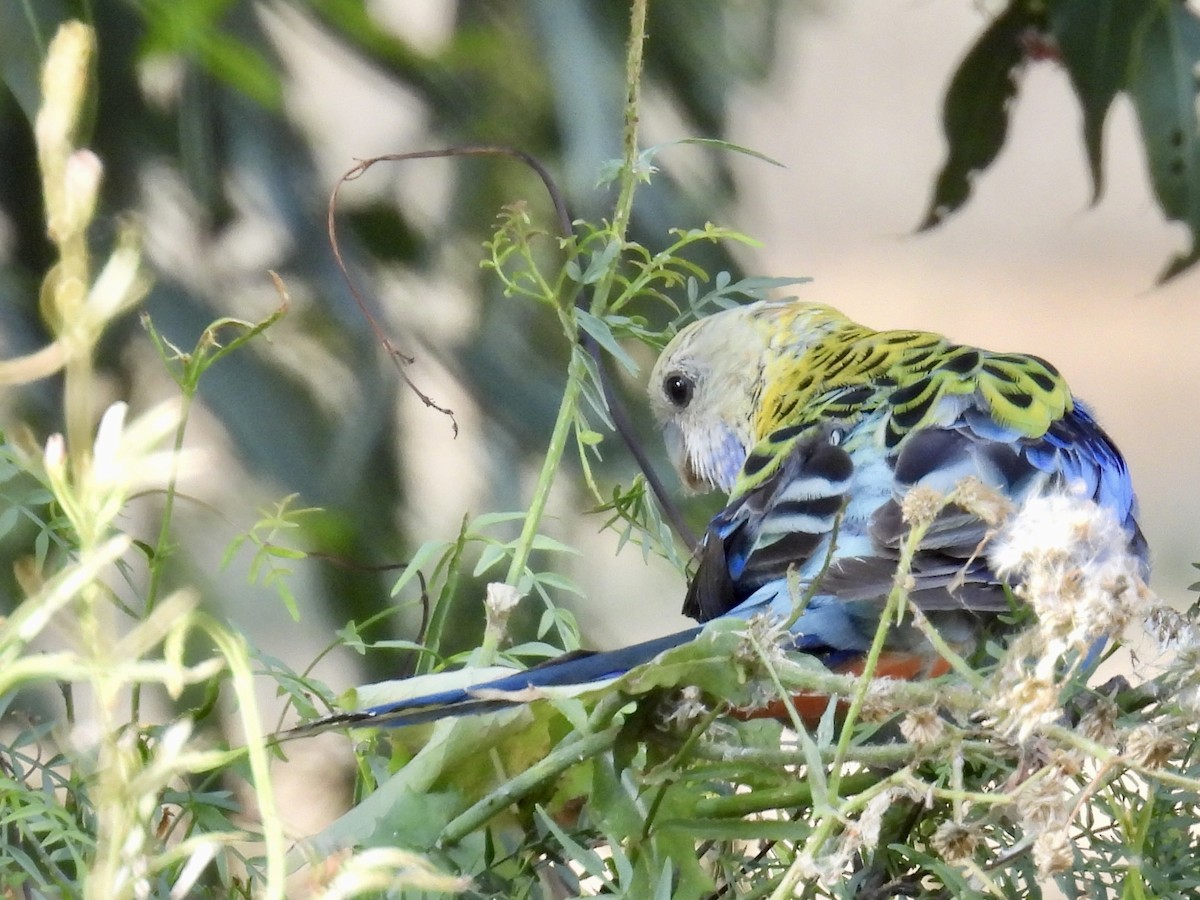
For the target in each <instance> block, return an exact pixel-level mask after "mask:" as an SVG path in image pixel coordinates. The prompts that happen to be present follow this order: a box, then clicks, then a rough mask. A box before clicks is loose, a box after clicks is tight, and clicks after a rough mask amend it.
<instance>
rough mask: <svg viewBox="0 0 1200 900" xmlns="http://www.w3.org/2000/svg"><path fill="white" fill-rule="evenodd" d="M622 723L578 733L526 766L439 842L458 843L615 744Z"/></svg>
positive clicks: (449, 828) (449, 827) (445, 830)
mask: <svg viewBox="0 0 1200 900" xmlns="http://www.w3.org/2000/svg"><path fill="white" fill-rule="evenodd" d="M620 730H621V726H620V725H613V726H612V727H610V728H607V729H605V730H604V731H598V732H596V733H595V734H588V735H578V734H576V736H575V740H572V739H571V738H569V737H568V738H567V739H566V740H564V741H563V742H562V743H561V744H560V745H559V746H558V749H556V750H555V751H554V752H552V753H551V754H550V755H548V756H546V757H545V758H544V759H542V760H541V761H540V762H538V763H537V764H536V765H534V766H533V767H531V768H529V769H526V770H525V771H524V772H522V773H521V774H520V775H518V776H516V777H515V778H513V779H512V780H510V781H507V782H505V783H504V784H503V785H502V786H501V787H500V789H499V790H497V791H494V792H492V793H491V794H488V796H486V797H484V798H483V799H482V800H480V801H479V802H478V803H476V804H475V805H473V806H471V807H470V808H468V809H467V810H465V811H464V812H463V813H462V814H460V815H459V816H458V817H457V818H455V819H453V820H451V821H450V822H449V823H448V824H447V825H446V827H445V828H443V829H442V835H441V838H440V839H439V841H438V843H439V844H441V845H442V846H447V845H450V844H456V843H458V842H459V841H461V840H462V839H463V838H464V837H466V836H467V835H468V834H470V833H471V832H472V831H475V830H476V829H477V828H479V827H480V826H481V825H483V824H484V823H486V822H487V821H488V820H489V819H491V818H492V817H493V816H494V815H496V814H497V813H498V812H500V810H502V809H504V808H505V807H506V806H509V805H510V804H512V803H515V802H516V801H518V800H520V799H521V798H522V797H524V796H525V795H526V794H528V793H529V792H530V791H532V790H534V789H535V788H536V787H537V786H538V785H540V784H542V783H543V782H546V781H549V780H550V779H551V778H554V777H556V776H558V775H560V774H562V773H563V772H565V771H566V770H567V769H569V768H570V767H571V766H573V765H576V764H577V763H580V762H582V761H583V760H585V759H587V758H588V757H590V756H595V755H596V754H597V753H599V752H601V751H602V750H606V749H607V748H609V747H611V746H612V744H613V741H615V740H616V739H617V734H618V733H619V732H620Z"/></svg>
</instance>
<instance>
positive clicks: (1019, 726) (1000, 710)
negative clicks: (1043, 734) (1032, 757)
mask: <svg viewBox="0 0 1200 900" xmlns="http://www.w3.org/2000/svg"><path fill="white" fill-rule="evenodd" d="M989 706H990V710H991V716H990V719H989V720H990V722H991V723H992V725H993V726H994V727H995V728H996V730H997V731H999V732H1000V733H1001V735H1003V736H1004V737H1006V738H1011V739H1013V740H1015V741H1016V742H1017V743H1019V744H1023V743H1025V741H1027V740H1028V739H1029V738H1030V736H1032V735H1033V733H1034V732H1036V731H1037V730H1038V729H1039V728H1041V727H1042V726H1043V725H1046V724H1049V723H1050V722H1053V721H1054V720H1056V719H1057V718H1058V717H1059V716H1060V715H1061V714H1062V710H1061V708H1060V707H1059V704H1058V685H1057V684H1055V683H1054V681H1053V680H1052V679H1050V678H1048V677H1043V676H1042V675H1040V674H1038V673H1030V674H1026V675H1024V676H1023V677H1021V678H1019V679H1018V680H1016V681H1015V682H1012V683H1011V684H1010V685H1009V686H1008V687H1007V689H1005V690H1002V692H1001V693H999V694H997V695H996V697H995V698H994V699H993V700H992V702H991V703H990V704H989Z"/></svg>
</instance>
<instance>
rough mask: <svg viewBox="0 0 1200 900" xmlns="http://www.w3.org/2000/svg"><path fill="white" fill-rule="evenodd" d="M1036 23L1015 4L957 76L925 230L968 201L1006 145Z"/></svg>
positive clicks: (982, 38) (969, 55) (947, 109)
mask: <svg viewBox="0 0 1200 900" xmlns="http://www.w3.org/2000/svg"><path fill="white" fill-rule="evenodd" d="M1034 24H1035V22H1034V19H1033V18H1032V15H1031V13H1030V12H1029V11H1028V9H1027V8H1026V6H1025V5H1024V4H1021V3H1014V4H1013V5H1012V6H1010V7H1009V8H1008V9H1006V10H1005V11H1004V12H1002V13H1001V14H1000V15H999V16H998V17H996V19H994V20H993V21H992V24H991V25H989V26H988V27H987V30H985V31H984V33H983V34H982V36H980V38H979V40H978V41H977V42H976V43H975V46H974V47H972V48H971V50H970V51H969V52H968V53H967V55H966V57H965V58H964V59H963V61H962V63H961V64H960V65H959V67H958V71H957V72H955V73H954V77H953V78H952V79H951V81H950V87H949V88H948V89H947V90H946V99H945V100H944V101H943V105H942V130H943V132H944V133H945V135H946V143H947V144H948V145H949V152H948V154H947V156H946V162H945V163H943V164H942V170H941V171H940V172H939V173H938V177H937V184H936V186H935V187H934V190H933V199H932V200H931V201H930V204H929V210H928V212H926V214H925V220H924V221H923V222H922V223H921V226H920V229H919V230H921V231H924V230H925V229H927V228H932V227H934V226H935V225H938V224H940V223H941V222H942V220H944V219H945V218H946V217H947V216H949V215H950V214H951V213H953V212H954V211H955V210H957V209H958V208H959V207H960V206H962V205H963V204H964V203H966V201H967V197H968V196H970V193H971V179H972V177H973V176H974V175H975V173H976V172H978V171H980V170H981V169H985V168H987V167H988V166H990V165H991V164H992V161H993V160H995V158H996V156H997V154H999V153H1000V148H1001V147H1003V146H1004V140H1005V138H1006V137H1007V135H1008V117H1009V107H1010V106H1011V104H1012V100H1013V98H1014V97H1015V96H1016V95H1017V87H1018V85H1017V76H1018V74H1019V73H1018V71H1017V70H1018V69H1019V68H1020V66H1021V63H1022V61H1023V60H1024V58H1025V54H1024V50H1023V48H1022V44H1021V35H1022V32H1024V31H1025V29H1027V28H1031V27H1033V26H1034Z"/></svg>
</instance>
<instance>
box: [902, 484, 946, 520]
mask: <svg viewBox="0 0 1200 900" xmlns="http://www.w3.org/2000/svg"><path fill="white" fill-rule="evenodd" d="M945 505H946V497H945V495H944V494H942V493H941V492H940V491H935V490H934V489H933V488H931V487H923V486H921V485H918V486H917V487H914V488H912V489H911V490H910V491H909V492H908V493H907V494H905V495H904V500H903V501H902V502H901V504H900V514H901V516H902V517H903V518H904V521H905V522H907V523H908V524H909V525H930V524H932V523H933V520H934V519H936V518H937V516H938V513H940V512H941V511H942V508H943V507H944V506H945Z"/></svg>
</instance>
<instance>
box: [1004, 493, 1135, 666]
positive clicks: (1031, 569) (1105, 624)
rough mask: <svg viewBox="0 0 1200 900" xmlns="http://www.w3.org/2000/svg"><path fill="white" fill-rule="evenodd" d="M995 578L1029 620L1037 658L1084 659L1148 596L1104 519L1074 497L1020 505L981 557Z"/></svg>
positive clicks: (1111, 523) (1124, 539) (1125, 544)
mask: <svg viewBox="0 0 1200 900" xmlns="http://www.w3.org/2000/svg"><path fill="white" fill-rule="evenodd" d="M988 561H989V562H990V563H991V565H992V567H993V568H994V569H995V570H996V572H997V574H999V575H1000V576H1002V577H1005V578H1009V579H1011V580H1012V581H1014V582H1016V583H1018V589H1017V592H1018V594H1019V596H1020V597H1021V598H1022V599H1024V600H1025V601H1026V602H1028V603H1029V605H1030V606H1031V607H1032V608H1033V610H1034V612H1035V613H1036V614H1037V617H1038V623H1039V631H1040V632H1041V633H1042V635H1043V638H1044V641H1045V644H1046V647H1045V652H1044V653H1043V654H1042V655H1043V656H1050V655H1051V654H1052V655H1053V656H1058V655H1060V654H1062V653H1064V652H1067V651H1071V650H1073V651H1075V652H1078V653H1081V654H1082V653H1086V652H1087V650H1088V648H1089V647H1090V646H1091V645H1092V644H1093V643H1094V642H1095V641H1096V640H1097V639H1098V638H1101V637H1104V636H1117V635H1119V634H1120V633H1121V632H1122V630H1123V629H1124V628H1125V626H1126V625H1127V624H1128V623H1129V621H1130V619H1131V617H1132V616H1133V615H1134V613H1135V612H1136V611H1138V610H1140V609H1141V608H1143V607H1144V606H1145V604H1146V603H1147V602H1148V601H1149V599H1150V597H1151V595H1150V592H1149V589H1148V588H1147V587H1146V585H1145V582H1144V581H1143V574H1144V563H1143V562H1142V560H1141V559H1139V558H1138V557H1137V556H1136V555H1134V554H1133V553H1131V552H1130V550H1129V535H1128V534H1126V532H1125V529H1124V528H1123V527H1122V526H1121V524H1120V523H1119V522H1118V521H1117V520H1116V517H1115V516H1114V515H1113V514H1112V512H1111V511H1110V510H1108V509H1106V508H1104V507H1101V506H1099V505H1097V504H1096V503H1094V502H1093V501H1092V500H1091V499H1089V498H1088V497H1086V496H1082V495H1081V494H1080V493H1078V492H1073V491H1069V492H1060V493H1054V494H1047V495H1045V496H1037V497H1031V498H1029V499H1028V500H1026V501H1025V502H1024V503H1023V504H1022V505H1021V507H1020V509H1019V510H1018V511H1017V513H1016V515H1014V516H1013V517H1012V518H1011V519H1009V521H1008V522H1007V523H1006V524H1005V526H1004V527H1003V528H1002V529H1001V530H1000V532H999V533H998V534H997V536H996V539H995V540H994V541H993V542H992V544H991V547H990V548H989V551H988Z"/></svg>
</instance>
